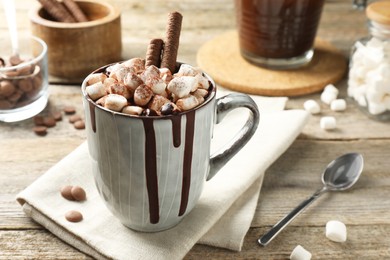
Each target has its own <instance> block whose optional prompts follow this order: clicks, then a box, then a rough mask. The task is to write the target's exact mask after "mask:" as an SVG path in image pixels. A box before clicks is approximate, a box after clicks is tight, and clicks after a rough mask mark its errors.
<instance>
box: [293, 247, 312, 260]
mask: <svg viewBox="0 0 390 260" xmlns="http://www.w3.org/2000/svg"><path fill="white" fill-rule="evenodd" d="M290 259H291V260H310V259H311V253H310V252H309V251H307V250H306V249H304V248H303V247H302V246H301V245H297V246H296V247H295V248H294V250H293V251H292V252H291V255H290Z"/></svg>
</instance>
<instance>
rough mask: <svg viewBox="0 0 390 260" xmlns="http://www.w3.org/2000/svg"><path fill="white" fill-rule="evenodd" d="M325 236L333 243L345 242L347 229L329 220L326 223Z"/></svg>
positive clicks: (335, 221) (339, 223)
mask: <svg viewBox="0 0 390 260" xmlns="http://www.w3.org/2000/svg"><path fill="white" fill-rule="evenodd" d="M325 230H326V231H325V235H326V237H327V238H328V239H330V240H332V241H334V242H340V243H342V242H345V241H346V240H347V228H346V226H345V224H344V223H343V222H341V221H338V220H330V221H328V222H327V223H326V228H325Z"/></svg>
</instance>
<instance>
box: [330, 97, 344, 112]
mask: <svg viewBox="0 0 390 260" xmlns="http://www.w3.org/2000/svg"><path fill="white" fill-rule="evenodd" d="M346 108H347V102H345V99H335V100H333V101H332V103H330V109H331V110H333V111H344V110H345V109H346Z"/></svg>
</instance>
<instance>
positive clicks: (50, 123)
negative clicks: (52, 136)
mask: <svg viewBox="0 0 390 260" xmlns="http://www.w3.org/2000/svg"><path fill="white" fill-rule="evenodd" d="M43 124H44V125H45V126H47V127H54V126H56V124H57V123H56V120H55V119H54V117H52V116H46V117H44V118H43Z"/></svg>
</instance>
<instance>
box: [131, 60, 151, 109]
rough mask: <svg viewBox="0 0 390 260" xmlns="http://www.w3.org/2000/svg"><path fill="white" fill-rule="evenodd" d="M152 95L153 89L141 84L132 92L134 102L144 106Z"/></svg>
mask: <svg viewBox="0 0 390 260" xmlns="http://www.w3.org/2000/svg"><path fill="white" fill-rule="evenodd" d="M150 67H151V66H150ZM152 96H153V91H152V90H151V89H150V88H149V87H148V86H146V85H141V86H139V87H138V88H136V90H135V92H134V103H135V104H136V105H138V106H145V105H146V104H148V103H149V101H150V99H152Z"/></svg>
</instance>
